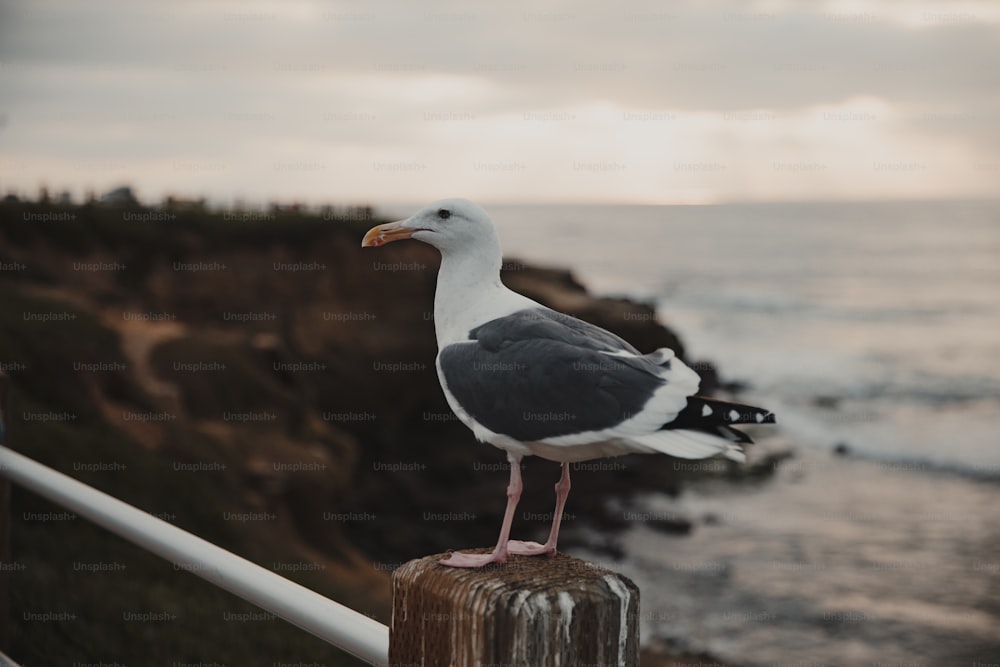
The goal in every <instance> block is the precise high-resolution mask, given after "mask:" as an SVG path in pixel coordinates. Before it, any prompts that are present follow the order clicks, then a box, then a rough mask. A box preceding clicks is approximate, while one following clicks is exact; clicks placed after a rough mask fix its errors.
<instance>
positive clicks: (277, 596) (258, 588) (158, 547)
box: [0, 446, 389, 667]
mask: <svg viewBox="0 0 1000 667" xmlns="http://www.w3.org/2000/svg"><path fill="white" fill-rule="evenodd" d="M0 475H4V476H6V477H7V478H9V479H10V480H11V481H13V482H16V483H17V484H20V485H21V486H23V487H25V488H27V489H30V490H31V491H34V492H35V493H37V494H38V495H40V496H44V497H45V498H48V499H49V500H51V501H52V502H54V503H57V504H59V505H62V506H63V507H66V508H68V509H71V510H73V511H74V512H76V513H77V514H79V515H80V516H82V517H85V518H87V519H90V520H91V521H93V522H94V523H96V524H98V525H100V526H103V527H104V528H106V529H108V530H110V531H111V532H112V533H115V534H116V535H119V536H121V537H123V538H125V539H127V540H129V541H130V542H134V543H135V544H137V545H139V546H140V547H143V548H144V549H146V550H148V551H151V552H153V553H155V554H157V555H158V556H161V557H163V558H166V559H167V560H169V561H172V562H173V563H175V564H176V565H178V566H179V567H180V568H181V569H185V570H188V571H190V572H191V573H192V574H196V575H198V576H199V577H201V578H202V579H205V580H206V581H209V582H211V583H213V584H215V585H216V586H218V587H220V588H224V589H226V590H227V591H229V592H231V593H234V594H235V595H238V596H239V597H241V598H243V599H244V600H247V601H248V602H251V603H253V604H255V605H257V606H258V607H261V608H263V609H266V610H267V611H269V612H271V613H273V614H275V615H276V616H280V617H281V618H283V619H285V620H286V621H288V622H289V623H292V624H293V625H297V626H299V627H300V628H302V629H303V630H305V631H306V632H309V633H311V634H314V635H316V636H317V637H319V638H320V639H322V640H324V641H326V642H328V643H330V644H333V645H334V646H337V647H339V648H341V649H343V650H344V651H347V652H348V653H350V654H352V655H354V656H356V657H358V658H360V659H362V660H364V661H365V662H367V663H368V664H371V665H378V666H381V667H384V666H386V665H388V663H389V628H387V627H386V626H384V625H382V624H381V623H379V622H378V621H375V620H373V619H371V618H368V617H367V616H365V615H363V614H360V613H358V612H356V611H354V610H353V609H349V608H348V607H345V606H344V605H342V604H339V603H337V602H334V601H333V600H330V599H329V598H326V597H323V596H322V595H320V594H319V593H316V592H315V591H312V590H309V589H308V588H306V587H304V586H300V585H299V584H297V583H295V582H294V581H291V580H289V579H286V578H284V577H282V576H280V575H278V574H276V573H274V572H272V571H270V570H267V569H265V568H263V567H261V566H259V565H257V564H256V563H252V562H250V561H248V560H247V559H245V558H241V557H240V556H237V555H236V554H234V553H231V552H229V551H226V550H225V549H222V548H221V547H217V546H216V545H214V544H212V543H211V542H208V541H206V540H203V539H202V538H200V537H197V536H196V535H192V534H191V533H188V532H186V531H184V530H181V529H180V528H177V527H176V526H172V525H170V524H169V523H167V522H166V521H163V520H162V519H158V518H157V517H154V516H152V515H150V514H148V513H146V512H143V511H142V510H140V509H138V508H136V507H133V506H132V505H129V504H128V503H124V502H122V501H120V500H118V499H117V498H113V497H111V496H109V495H107V494H106V493H102V492H101V491H98V490H97V489H95V488H93V487H90V486H87V485H86V484H84V483H82V482H80V481H77V480H75V479H73V478H72V477H69V476H67V475H64V474H62V473H61V472H57V471H55V470H52V469H51V468H48V467H46V466H44V465H42V464H41V463H38V462H37V461H34V460H32V459H30V458H28V457H26V456H23V455H21V454H18V453H17V452H15V451H12V450H10V449H8V448H6V447H2V446H0Z"/></svg>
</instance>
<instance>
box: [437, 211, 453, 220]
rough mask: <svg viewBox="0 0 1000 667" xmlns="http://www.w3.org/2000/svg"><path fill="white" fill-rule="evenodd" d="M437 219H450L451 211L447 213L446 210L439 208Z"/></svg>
mask: <svg viewBox="0 0 1000 667" xmlns="http://www.w3.org/2000/svg"><path fill="white" fill-rule="evenodd" d="M438 217H439V218H441V219H442V220H447V219H448V218H450V217H451V211H449V210H448V209H446V208H439V209H438Z"/></svg>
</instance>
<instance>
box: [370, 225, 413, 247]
mask: <svg viewBox="0 0 1000 667" xmlns="http://www.w3.org/2000/svg"><path fill="white" fill-rule="evenodd" d="M404 222H406V221H405V220H400V221H399V222H389V223H386V224H384V225H378V226H377V227H372V228H371V229H369V230H368V232H367V233H366V234H365V237H364V238H363V239H361V247H362V248H369V247H371V246H376V247H378V246H380V245H385V244H386V243H392V242H393V241H402V240H403V239H408V238H410V237H411V236H413V233H414V232H417V231H420V230H419V229H412V228H410V227H403V226H402V225H403V223H404Z"/></svg>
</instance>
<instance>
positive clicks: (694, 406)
mask: <svg viewBox="0 0 1000 667" xmlns="http://www.w3.org/2000/svg"><path fill="white" fill-rule="evenodd" d="M774 423H776V420H775V416H774V413H773V412H771V411H770V410H765V409H764V408H758V407H754V406H752V405H744V404H742V403H733V402H731V401H720V400H717V399H714V398H706V397H704V396H690V397H688V404H687V406H686V407H685V408H684V409H683V410H681V412H680V413H679V414H678V415H677V417H676V418H675V419H674V420H673V421H672V422H670V423H669V424H664V425H663V428H665V429H678V428H680V429H694V430H699V431H705V432H707V433H712V434H714V435H719V436H721V437H724V438H726V439H728V440H732V441H733V442H740V443H747V444H749V443H750V442H752V440H751V439H750V437H749V436H748V435H747V434H745V433H743V432H742V431H739V430H737V429H735V428H731V425H733V424H774Z"/></svg>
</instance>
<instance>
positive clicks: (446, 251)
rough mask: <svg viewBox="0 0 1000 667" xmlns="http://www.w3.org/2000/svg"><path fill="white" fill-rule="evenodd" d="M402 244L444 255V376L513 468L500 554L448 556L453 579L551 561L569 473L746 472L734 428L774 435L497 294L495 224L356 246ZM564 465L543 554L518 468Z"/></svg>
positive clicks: (444, 212)
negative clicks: (697, 462)
mask: <svg viewBox="0 0 1000 667" xmlns="http://www.w3.org/2000/svg"><path fill="white" fill-rule="evenodd" d="M403 239H416V240H417V241H422V242H424V243H428V244H430V245H432V246H434V247H435V248H437V249H438V250H439V251H440V252H441V268H440V269H439V272H438V280H437V288H436V292H435V295H434V326H435V333H436V336H437V344H438V354H437V359H436V362H435V365H436V367H437V374H438V378H439V380H440V382H441V389H442V390H443V391H444V395H445V398H446V399H447V401H448V405H449V406H451V409H452V410H453V411H454V412H455V414H456V415H457V416H458V418H459V419H460V420H461V421H462V423H464V424H465V425H466V426H467V427H469V428H470V429H471V430H472V432H473V434H474V435H475V437H476V438H477V439H478V440H480V441H481V442H486V443H489V444H491V445H493V446H494V447H498V448H500V449H502V450H503V451H504V452H506V454H507V460H508V461H509V463H510V483H509V484H508V486H507V508H506V511H505V512H504V518H503V523H502V525H501V528H500V537H499V539H498V540H497V544H496V547H495V548H494V549H493V551H492V553H487V554H471V553H462V552H452V553H450V555H449V557H448V558H446V559H444V560H442V561H440V562H441V564H442V565H447V566H452V567H468V568H475V567H482V566H484V565H489V564H491V563H498V564H501V563H504V562H505V561H506V560H507V557H508V555H509V554H518V555H526V556H534V555H542V554H547V555H550V556H551V555H554V554H555V552H556V542H557V540H558V538H559V526H560V522H561V520H562V516H563V509H564V507H565V505H566V498H567V496H568V495H569V490H570V474H569V473H570V464H571V463H574V462H578V461H586V460H589V459H596V458H602V457H607V456H618V455H622V454H630V453H646V454H653V453H661V454H668V455H670V456H675V457H679V458H684V459H703V458H708V457H711V456H716V455H720V454H721V455H723V456H725V457H726V458H729V459H732V460H735V461H745V460H746V459H745V454H744V450H743V446H744V445H746V444H749V443H750V442H751V440H750V438H749V437H748V436H747V435H746V434H745V433H743V432H741V431H738V430H736V429H734V428H732V426H731V425H732V424H762V423H774V415H773V414H772V413H771V412H769V411H767V410H763V409H761V408H755V407H752V406H748V405H742V404H739V403H731V402H727V401H720V400H715V399H711V398H707V397H703V396H698V395H697V391H698V387H699V384H700V378H699V376H698V374H697V373H695V372H694V371H693V370H691V368H689V367H688V366H687V365H685V364H684V362H683V361H681V360H680V359H679V358H677V356H676V355H675V354H674V352H673V350H671V349H669V348H665V347H664V348H660V349H658V350H656V351H655V352H652V353H650V354H642V353H641V352H639V350H637V349H636V348H635V347H633V346H632V345H631V344H629V343H628V342H626V341H625V340H623V339H622V338H620V337H618V336H616V335H615V334H613V333H611V332H610V331H606V330H604V329H602V328H600V327H597V326H594V325H592V324H589V323H587V322H584V321H582V320H579V319H576V318H574V317H570V316H569V315H565V314H563V313H560V312H558V311H555V310H553V309H551V308H548V307H546V306H544V305H542V304H540V303H538V302H536V301H533V300H532V299H529V298H528V297H526V296H523V295H521V294H518V293H517V292H514V291H512V290H510V289H508V288H507V287H506V286H505V285H504V284H503V282H501V280H500V267H501V264H502V261H503V253H502V252H501V248H500V239H499V236H498V235H497V230H496V227H495V226H494V225H493V221H492V220H491V219H490V216H489V215H488V214H487V213H486V211H485V210H483V209H482V208H481V207H480V206H478V205H477V204H475V203H473V202H471V201H469V200H467V199H458V198H455V199H442V200H439V201H436V202H433V203H431V204H429V205H427V206H425V207H424V208H422V209H420V210H419V211H417V212H416V213H414V214H413V215H412V216H410V217H409V218H407V219H405V220H401V221H398V222H391V223H387V224H383V225H378V226H376V227H373V228H372V229H370V230H369V231H368V232H367V233H366V234H365V236H364V238H363V240H362V241H361V246H362V247H363V248H364V247H378V246H382V245H385V244H388V243H393V242H396V241H400V240H403ZM532 455H534V456H540V457H542V458H544V459H548V460H551V461H558V462H559V463H561V464H562V475H561V477H560V479H559V481H558V483H556V485H555V491H556V506H555V512H554V513H553V514H552V527H551V529H550V531H549V537H548V539H547V540H546V541H545V543H544V544H539V543H537V542H523V541H520V540H511V539H510V529H511V523H512V522H513V519H514V512H515V510H516V508H517V504H518V501H519V500H520V497H521V490H522V482H521V466H520V463H521V459H522V458H523V457H525V456H532Z"/></svg>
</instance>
